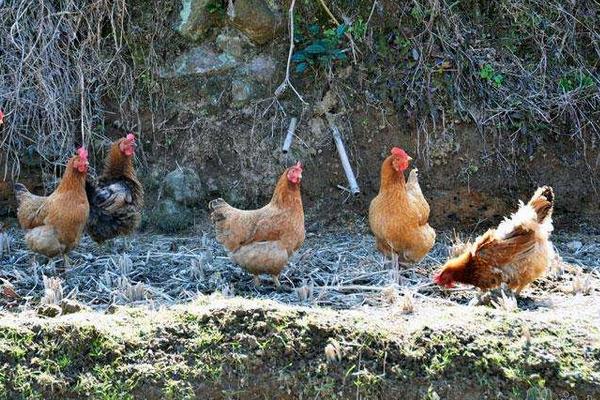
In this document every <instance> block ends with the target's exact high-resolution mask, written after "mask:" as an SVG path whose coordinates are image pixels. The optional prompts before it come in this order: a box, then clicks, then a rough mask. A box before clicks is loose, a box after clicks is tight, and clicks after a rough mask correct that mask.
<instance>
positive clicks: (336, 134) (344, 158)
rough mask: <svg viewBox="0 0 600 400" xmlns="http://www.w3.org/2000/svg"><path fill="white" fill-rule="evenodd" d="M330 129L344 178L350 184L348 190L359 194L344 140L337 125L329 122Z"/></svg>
mask: <svg viewBox="0 0 600 400" xmlns="http://www.w3.org/2000/svg"><path fill="white" fill-rule="evenodd" d="M331 131H332V133H333V140H334V141H335V146H336V147H337V150H338V154H339V156H340V161H341V162H342V168H344V173H345V174H346V179H348V184H349V185H350V191H351V192H352V194H354V195H356V194H359V193H360V188H359V187H358V182H357V181H356V177H355V176H354V172H353V171H352V167H351V166H350V160H348V154H347V153H346V148H345V147H344V142H343V141H342V135H341V134H340V130H339V129H338V127H337V126H335V125H334V124H333V123H331Z"/></svg>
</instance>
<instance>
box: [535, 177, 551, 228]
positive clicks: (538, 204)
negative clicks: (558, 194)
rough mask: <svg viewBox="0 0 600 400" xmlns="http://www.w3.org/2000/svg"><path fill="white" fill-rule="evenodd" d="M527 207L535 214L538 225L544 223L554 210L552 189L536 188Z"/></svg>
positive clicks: (545, 187)
mask: <svg viewBox="0 0 600 400" xmlns="http://www.w3.org/2000/svg"><path fill="white" fill-rule="evenodd" d="M529 205H530V206H531V207H532V208H533V210H534V211H535V213H536V214H537V221H538V223H540V224H541V223H544V222H545V221H546V220H547V219H549V218H550V217H552V210H553V209H554V191H553V190H552V187H550V186H542V187H540V188H538V190H536V191H535V193H534V194H533V196H532V197H531V200H529Z"/></svg>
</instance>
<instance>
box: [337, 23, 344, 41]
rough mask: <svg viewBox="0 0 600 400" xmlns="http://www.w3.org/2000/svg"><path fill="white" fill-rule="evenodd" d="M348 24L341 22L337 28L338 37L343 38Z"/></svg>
mask: <svg viewBox="0 0 600 400" xmlns="http://www.w3.org/2000/svg"><path fill="white" fill-rule="evenodd" d="M346 28H347V26H346V24H341V25H339V26H338V27H337V29H336V30H335V34H336V35H337V37H338V38H341V37H342V36H344V33H346Z"/></svg>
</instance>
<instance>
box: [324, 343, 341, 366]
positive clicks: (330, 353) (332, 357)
mask: <svg viewBox="0 0 600 400" xmlns="http://www.w3.org/2000/svg"><path fill="white" fill-rule="evenodd" d="M325 357H327V361H328V362H330V363H336V362H340V361H342V349H341V347H340V344H339V343H338V341H337V340H335V339H330V341H329V343H328V344H327V346H325Z"/></svg>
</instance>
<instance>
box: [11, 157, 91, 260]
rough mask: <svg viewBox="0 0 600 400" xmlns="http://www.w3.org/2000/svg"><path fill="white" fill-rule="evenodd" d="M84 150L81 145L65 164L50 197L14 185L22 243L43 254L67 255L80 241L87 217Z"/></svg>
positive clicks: (86, 166) (51, 255)
mask: <svg viewBox="0 0 600 400" xmlns="http://www.w3.org/2000/svg"><path fill="white" fill-rule="evenodd" d="M87 168H88V161H87V152H86V151H85V150H84V149H83V148H82V149H79V150H78V155H76V156H73V157H72V158H71V159H70V160H69V162H68V163H67V168H66V170H65V173H64V174H63V177H62V179H61V181H60V183H59V185H58V186H57V188H56V189H55V190H54V192H53V193H52V194H51V195H50V196H36V195H34V194H32V193H30V192H29V191H28V190H27V188H26V187H25V186H24V185H22V184H20V183H16V184H15V195H16V198H17V203H18V209H17V217H18V219H19V223H20V224H21V227H22V228H23V229H25V230H27V233H26V234H25V242H26V243H27V246H28V247H29V248H30V249H31V250H32V251H34V252H36V253H39V254H42V255H44V256H46V257H55V256H59V255H66V254H67V253H68V252H69V251H70V250H71V249H73V248H74V247H75V246H77V244H78V243H79V240H80V238H81V234H82V232H83V229H84V227H85V223H86V221H87V218H88V213H89V204H88V201H87V197H86V195H85V178H86V174H87Z"/></svg>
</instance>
